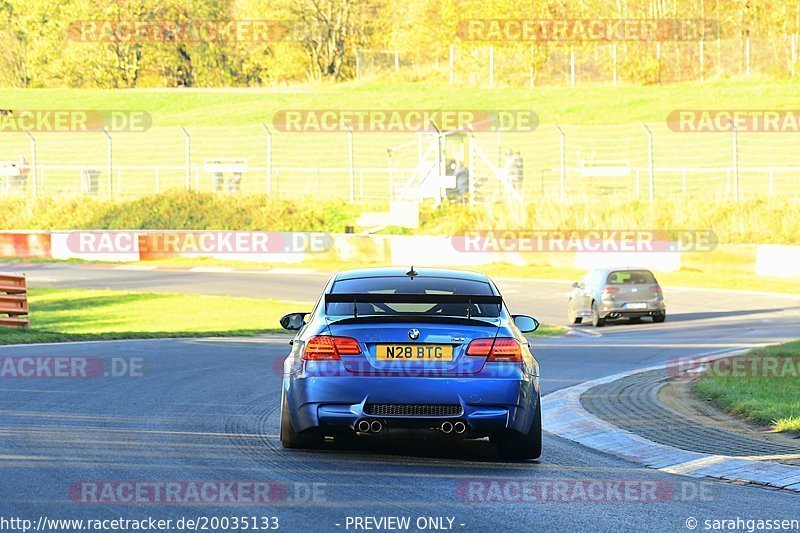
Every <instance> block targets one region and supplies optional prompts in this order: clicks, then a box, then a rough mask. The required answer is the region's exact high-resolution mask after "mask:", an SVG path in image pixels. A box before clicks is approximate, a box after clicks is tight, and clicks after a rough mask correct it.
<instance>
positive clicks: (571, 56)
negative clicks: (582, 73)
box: [569, 48, 575, 89]
mask: <svg viewBox="0 0 800 533" xmlns="http://www.w3.org/2000/svg"><path fill="white" fill-rule="evenodd" d="M569 86H570V87H572V88H573V89H574V88H575V49H574V48H573V49H572V50H570V51H569Z"/></svg>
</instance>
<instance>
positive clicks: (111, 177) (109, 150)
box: [103, 128, 114, 198]
mask: <svg viewBox="0 0 800 533" xmlns="http://www.w3.org/2000/svg"><path fill="white" fill-rule="evenodd" d="M103 135H105V136H106V152H107V153H106V156H107V158H108V197H109V198H113V197H114V168H113V166H112V164H111V162H112V157H113V155H114V154H113V151H112V150H113V148H112V144H111V135H109V134H108V130H106V129H105V128H103Z"/></svg>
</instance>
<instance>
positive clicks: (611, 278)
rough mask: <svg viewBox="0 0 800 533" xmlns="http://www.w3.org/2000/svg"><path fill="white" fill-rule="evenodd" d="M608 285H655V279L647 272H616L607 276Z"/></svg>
mask: <svg viewBox="0 0 800 533" xmlns="http://www.w3.org/2000/svg"><path fill="white" fill-rule="evenodd" d="M606 283H607V284H609V285H638V284H645V283H647V284H653V283H656V278H655V276H653V273H652V272H650V271H649V270H618V271H616V272H612V273H610V274H609V275H608V279H607V280H606Z"/></svg>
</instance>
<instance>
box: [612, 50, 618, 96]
mask: <svg viewBox="0 0 800 533" xmlns="http://www.w3.org/2000/svg"><path fill="white" fill-rule="evenodd" d="M611 53H612V55H613V60H614V81H613V85H614V87H616V86H617V43H614V44H613V45H611Z"/></svg>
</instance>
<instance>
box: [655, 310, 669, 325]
mask: <svg viewBox="0 0 800 533" xmlns="http://www.w3.org/2000/svg"><path fill="white" fill-rule="evenodd" d="M666 319H667V313H658V314H657V315H653V322H655V323H656V324H659V323H661V322H664V321H665V320H666Z"/></svg>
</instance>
